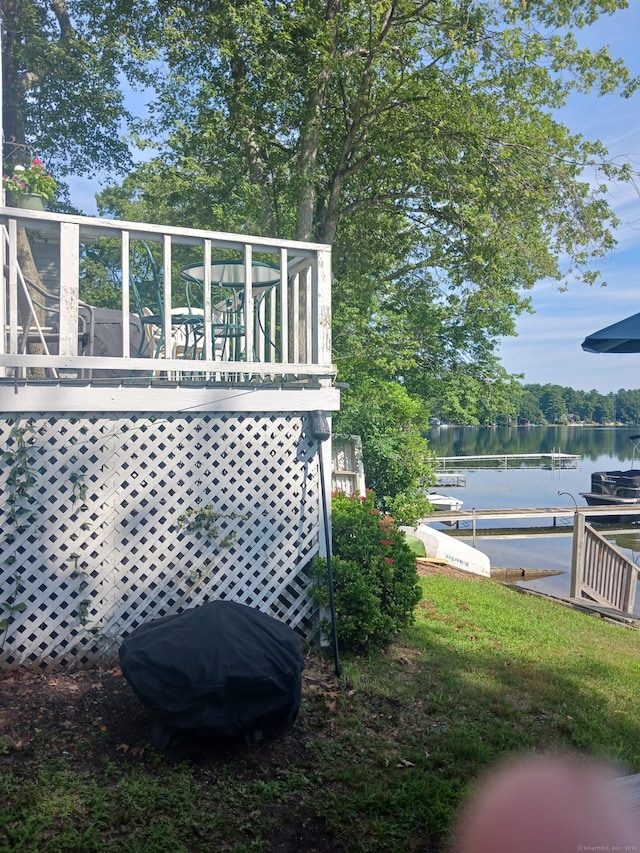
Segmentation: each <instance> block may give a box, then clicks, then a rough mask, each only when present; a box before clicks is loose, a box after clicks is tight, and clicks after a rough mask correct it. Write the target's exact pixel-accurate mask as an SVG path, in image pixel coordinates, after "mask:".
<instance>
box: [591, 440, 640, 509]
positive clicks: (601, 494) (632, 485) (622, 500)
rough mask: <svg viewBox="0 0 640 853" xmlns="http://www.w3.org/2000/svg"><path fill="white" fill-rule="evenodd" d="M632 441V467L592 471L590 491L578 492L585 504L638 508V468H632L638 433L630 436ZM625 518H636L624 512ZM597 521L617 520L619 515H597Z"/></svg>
mask: <svg viewBox="0 0 640 853" xmlns="http://www.w3.org/2000/svg"><path fill="white" fill-rule="evenodd" d="M630 440H631V441H632V442H633V448H634V455H633V457H632V459H631V465H632V467H631V468H629V469H628V470H626V471H594V472H593V474H591V491H590V492H580V497H583V498H584V499H585V501H586V502H587V506H601V507H618V508H620V509H623V508H624V509H627V508H629V507H634V506H637V507H638V509H639V510H640V468H634V467H633V463H634V460H635V451H636V450H640V448H638V442H640V435H632V436H630ZM623 517H624V519H625V520H627V521H631V520H634V521H635V520H636V516H632V515H630V514H629V513H625V515H624V516H623ZM638 518H640V515H639V516H638ZM597 520H598V521H610V522H612V523H615V522H618V521H619V520H620V516H616V515H606V516H602V517H599V518H598V519H597Z"/></svg>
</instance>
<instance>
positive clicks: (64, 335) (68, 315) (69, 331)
mask: <svg viewBox="0 0 640 853" xmlns="http://www.w3.org/2000/svg"><path fill="white" fill-rule="evenodd" d="M79 278H80V226H79V225H77V224H76V223H74V222H61V223H60V343H59V350H58V352H59V353H60V355H77V354H78V281H79Z"/></svg>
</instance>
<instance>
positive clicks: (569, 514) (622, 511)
mask: <svg viewBox="0 0 640 853" xmlns="http://www.w3.org/2000/svg"><path fill="white" fill-rule="evenodd" d="M576 513H580V514H581V515H583V516H585V518H586V520H587V521H589V519H590V518H593V517H597V518H598V519H601V518H603V517H605V516H607V515H610V516H614V517H615V518H622V517H624V516H625V515H628V516H635V517H637V516H638V508H637V507H635V508H634V507H629V508H626V507H625V508H620V507H603V506H599V507H593V506H579V507H567V506H558V507H526V508H523V509H471V510H463V509H461V510H457V511H455V512H434V513H433V514H432V515H429V516H427V517H426V518H423V519H421V522H420V523H422V524H437V523H444V524H448V525H454V526H455V527H456V528H457V530H458V531H460V530H468V529H469V528H471V530H472V532H473V535H474V536H475V535H476V534H478V535H483V536H489V535H492V536H502V537H503V538H507V537H509V538H522V537H523V536H527V535H539V534H540V533H541V532H542V531H545V529H546V530H549V531H555V532H557V535H563V536H564V535H567V534H568V533H570V532H571V531H572V530H573V522H574V518H575V515H576ZM523 520H529V521H531V522H532V524H531V525H528V526H527V527H522V528H518V529H511V530H510V531H509V532H508V533H507V532H506V530H505V529H504V528H500V527H497V528H483V529H482V530H478V527H477V525H478V522H481V521H523ZM558 522H561V523H560V524H558ZM630 523H631V522H630V521H629V524H630ZM619 526H620V527H621V526H623V525H621V524H620V525H616V529H617V528H618V527H619ZM611 527H612V528H613V524H612V525H611ZM556 528H560V529H558V530H557V531H556V530H555V529H556ZM638 529H639V528H637V527H636V528H633V532H637V531H638ZM451 532H452V534H453V535H455V532H454V531H451ZM547 535H553V534H552V533H551V532H549V533H547Z"/></svg>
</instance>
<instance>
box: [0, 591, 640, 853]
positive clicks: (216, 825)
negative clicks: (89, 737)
mask: <svg viewBox="0 0 640 853" xmlns="http://www.w3.org/2000/svg"><path fill="white" fill-rule="evenodd" d="M421 583H422V587H423V593H424V597H423V600H422V601H421V602H420V604H419V605H418V607H417V609H416V622H415V625H413V626H412V627H411V628H410V629H408V630H406V631H405V632H404V633H403V634H402V635H401V636H400V637H398V638H397V641H396V642H395V643H394V644H393V645H392V646H391V647H390V648H388V649H387V650H385V651H384V652H383V653H380V654H376V655H372V656H370V657H368V658H353V657H348V656H345V655H343V660H342V663H343V679H342V684H341V685H340V686H339V687H337V686H335V685H334V686H331V685H330V684H329V685H324V686H319V687H316V689H314V690H311V689H309V683H308V684H307V689H305V693H304V699H303V707H302V710H301V713H300V716H299V718H298V721H297V723H296V726H295V728H294V730H293V731H292V732H289V733H286V734H282V735H278V736H276V737H275V738H272V739H270V740H268V741H266V742H265V744H263V745H259V746H258V747H255V748H254V749H253V750H252V751H248V750H245V749H244V748H243V749H240V748H239V751H238V752H237V753H234V752H233V751H227V752H222V753H216V752H213V753H208V752H207V749H208V748H207V746H204V747H202V753H201V755H200V756H199V757H197V759H195V760H190V761H188V762H184V763H176V762H175V761H173V760H172V757H171V750H169V752H168V753H167V754H166V755H158V754H156V753H153V751H152V750H150V749H146V748H145V749H144V751H143V752H141V753H140V754H139V756H138V757H137V758H136V759H135V760H134V759H133V758H132V756H131V754H130V753H129V754H126V755H125V754H124V753H123V754H122V755H120V756H118V757H117V758H115V759H114V758H113V757H109V758H107V757H105V760H104V761H103V762H98V765H97V766H96V763H95V761H94V762H93V763H92V764H91V766H89V765H88V763H87V749H86V742H85V741H84V740H83V739H82V738H80V739H79V740H78V748H77V749H75V750H74V749H73V748H70V747H69V743H68V742H66V748H65V749H64V750H60V749H59V745H58V741H57V734H56V732H54V731H47V730H46V729H45V731H44V732H43V734H42V736H41V737H39V738H38V741H37V742H36V743H34V744H33V745H32V748H31V749H30V750H29V752H28V754H26V753H24V751H23V753H20V751H19V750H14V749H13V748H12V747H11V745H9V744H5V748H4V751H3V750H2V740H1V739H0V753H2V752H3V754H0V806H1V808H0V851H1V853H9V851H10V853H23V851H24V853H94V851H96V853H97V851H101V853H102V852H103V851H104V853H111V851H113V852H114V853H115V851H118V853H120V851H126V853H165V852H166V853H196V852H197V853H205V851H207V852H208V851H211V853H213V851H216V853H218V851H225V850H233V851H239V853H242V851H269V850H281V851H282V850H291V851H293V850H296V849H298V850H305V851H307V850H309V851H311V850H318V851H320V850H323V851H324V850H335V851H338V850H342V851H403V853H404V851H437V850H441V849H443V848H444V846H445V844H446V841H447V838H448V833H449V830H450V827H451V822H452V820H453V818H454V816H455V814H456V810H457V808H458V806H459V804H460V801H461V799H462V798H463V797H464V794H465V792H466V791H467V790H468V787H469V785H470V784H471V783H473V781H474V780H475V779H476V778H477V777H478V775H479V774H480V773H481V772H482V771H483V770H484V769H486V768H487V767H488V766H490V765H491V764H492V763H493V762H495V761H496V760H498V759H500V758H503V757H505V756H506V755H507V754H509V753H512V752H523V751H547V750H554V751H555V750H561V751H574V752H579V753H581V754H584V755H590V756H594V757H597V758H600V759H604V760H606V761H607V762H610V763H613V764H614V765H615V766H616V768H617V770H618V772H619V773H620V774H623V773H633V772H640V692H639V691H638V684H639V683H640V633H639V632H635V631H631V630H628V629H626V628H623V627H619V626H614V625H611V624H608V623H605V622H603V621H601V620H599V619H596V618H593V617H589V616H586V615H585V614H583V613H579V612H576V611H572V610H570V609H566V608H564V607H561V606H559V605H557V604H554V603H552V602H549V601H546V600H543V599H540V598H535V597H531V596H527V595H523V594H519V593H517V592H516V591H514V590H512V589H509V588H507V587H504V586H502V585H501V584H499V583H496V582H494V581H484V580H483V581H478V582H474V581H467V580H455V579H450V578H445V577H430V578H424V579H422V581H421ZM311 686H312V685H311ZM96 731H97V732H98V733H97V734H96V735H94V736H93V737H97V738H99V737H100V734H99V729H96ZM82 744H84V746H82ZM98 746H99V744H98ZM95 748H96V744H95V743H94V744H93V746H92V749H93V750H94V751H95ZM62 752H66V753H67V754H62Z"/></svg>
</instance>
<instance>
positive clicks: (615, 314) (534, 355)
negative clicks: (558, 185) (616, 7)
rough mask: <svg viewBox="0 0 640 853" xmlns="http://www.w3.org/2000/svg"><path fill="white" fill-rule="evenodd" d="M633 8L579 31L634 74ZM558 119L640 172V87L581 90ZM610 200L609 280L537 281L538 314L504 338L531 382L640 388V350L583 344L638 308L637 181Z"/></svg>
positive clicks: (603, 264) (516, 368)
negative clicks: (618, 351)
mask: <svg viewBox="0 0 640 853" xmlns="http://www.w3.org/2000/svg"><path fill="white" fill-rule="evenodd" d="M630 7H631V8H629V9H624V10H622V11H620V12H616V13H615V14H614V15H611V16H606V17H603V18H601V19H600V20H599V21H598V22H597V23H596V24H594V25H593V26H592V27H590V28H589V30H583V31H582V32H581V33H580V34H579V37H580V40H581V42H583V43H584V45H585V46H587V45H588V46H601V45H608V46H609V49H610V52H611V54H612V56H614V57H621V58H622V59H624V60H625V62H626V64H627V66H628V67H629V68H630V69H631V72H632V74H634V75H636V74H640V51H639V50H638V47H639V43H638V33H639V32H640V2H638V0H630ZM558 119H559V120H560V121H562V123H563V124H565V125H567V127H569V128H571V130H573V131H576V132H579V133H582V134H583V136H585V137H586V138H587V139H600V140H601V141H602V142H603V143H604V144H605V145H606V146H607V148H608V149H609V153H610V155H611V156H612V157H614V158H616V159H617V160H619V161H621V162H629V163H631V164H632V166H633V167H634V168H635V169H636V170H637V171H639V172H640V91H639V92H638V93H636V95H635V96H634V97H633V98H630V99H628V100H625V99H623V98H620V97H618V96H616V95H613V96H612V95H608V96H606V97H604V98H597V97H595V96H586V95H583V96H580V97H578V96H576V97H574V98H573V99H572V101H571V103H570V104H568V105H567V107H566V108H565V109H564V110H561V111H559V113H558ZM608 201H609V204H610V205H611V207H612V208H613V209H614V211H615V212H616V214H617V216H618V218H619V219H620V225H619V227H618V229H617V231H616V235H615V236H616V239H617V240H618V245H617V247H616V248H615V249H614V251H613V253H612V254H611V255H609V256H607V257H606V258H603V259H602V260H601V261H600V263H599V264H597V268H598V269H600V270H601V272H602V275H603V278H604V280H605V281H606V282H607V286H606V287H601V286H600V285H593V286H591V287H589V286H588V285H578V284H573V285H570V287H569V290H568V291H566V292H564V293H561V292H559V290H558V284H557V283H556V282H542V283H540V284H538V285H536V287H535V288H534V290H533V291H532V298H533V299H532V301H533V307H534V309H535V312H536V313H535V314H533V315H526V316H523V317H521V318H520V319H519V320H518V324H517V325H518V337H517V338H509V339H506V340H505V341H504V343H503V345H502V347H501V349H500V355H501V358H502V361H503V364H504V366H505V368H506V369H507V370H508V371H509V372H511V373H522V374H524V381H525V382H531V383H541V384H545V383H547V382H551V383H556V384H558V385H566V386H570V387H572V388H579V389H583V390H585V391H589V390H591V389H592V388H595V389H596V390H598V391H600V392H602V393H607V392H609V391H617V390H618V389H620V388H640V353H639V354H637V355H636V354H627V355H614V354H611V355H606V354H594V353H586V352H584V351H583V350H582V349H581V346H580V345H581V343H582V341H583V340H584V339H585V337H586V336H587V335H588V334H590V333H592V332H595V331H596V330H597V329H601V328H603V327H604V326H609V325H610V324H611V323H615V322H617V321H618V320H622V319H623V318H624V317H628V316H630V315H631V314H636V313H638V312H640V300H639V299H638V297H639V296H640V195H639V193H638V192H637V191H636V190H635V189H634V188H633V187H631V186H620V185H618V186H615V185H614V186H610V188H609V195H608Z"/></svg>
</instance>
